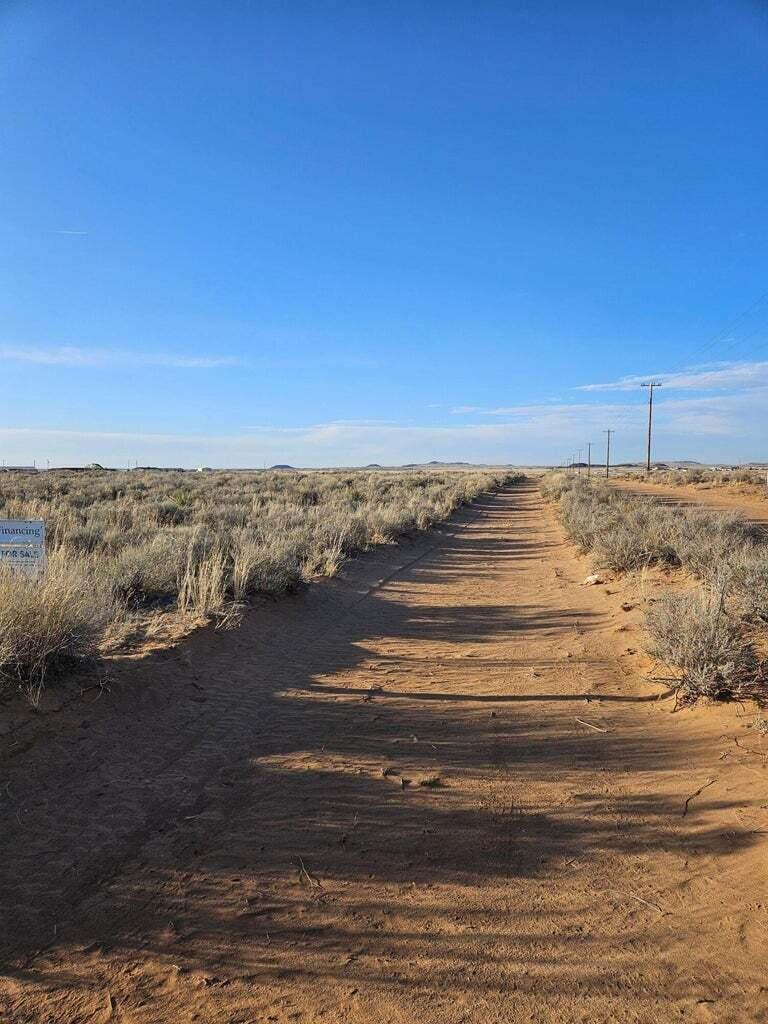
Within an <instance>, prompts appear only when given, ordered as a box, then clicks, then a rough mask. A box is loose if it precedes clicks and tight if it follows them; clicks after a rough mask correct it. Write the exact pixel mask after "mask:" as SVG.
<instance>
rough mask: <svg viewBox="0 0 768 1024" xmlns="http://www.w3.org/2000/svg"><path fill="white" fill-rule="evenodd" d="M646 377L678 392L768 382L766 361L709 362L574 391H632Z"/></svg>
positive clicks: (757, 385)
mask: <svg viewBox="0 0 768 1024" xmlns="http://www.w3.org/2000/svg"><path fill="white" fill-rule="evenodd" d="M649 380H657V381H660V382H661V383H662V385H663V386H664V387H666V388H670V389H675V390H680V391H714V390H736V389H742V388H755V387H765V386H766V385H768V361H766V360H760V361H756V362H724V363H711V364H708V365H707V366H699V367H692V368H691V369H689V370H683V371H681V372H679V373H652V374H644V375H633V376H630V377H621V378H620V379H619V380H615V381H610V382H608V383H605V384H582V385H581V386H580V387H578V388H577V389H576V390H577V391H634V390H635V389H636V388H638V387H640V385H641V384H643V383H645V382H646V381H649Z"/></svg>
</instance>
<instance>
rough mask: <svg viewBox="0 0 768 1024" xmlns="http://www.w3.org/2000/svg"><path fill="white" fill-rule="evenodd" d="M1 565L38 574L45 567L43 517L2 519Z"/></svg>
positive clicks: (0, 537) (0, 528)
mask: <svg viewBox="0 0 768 1024" xmlns="http://www.w3.org/2000/svg"><path fill="white" fill-rule="evenodd" d="M0 566H5V567H7V568H9V569H13V570H14V571H17V572H23V573H27V574H28V575H30V576H38V575H39V574H40V573H41V572H42V571H43V569H44V568H45V523H44V522H43V520H42V519H0Z"/></svg>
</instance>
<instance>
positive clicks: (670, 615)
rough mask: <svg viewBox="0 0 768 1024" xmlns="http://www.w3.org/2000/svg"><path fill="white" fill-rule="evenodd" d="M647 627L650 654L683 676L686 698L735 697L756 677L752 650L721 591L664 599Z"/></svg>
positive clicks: (653, 613) (650, 616)
mask: <svg viewBox="0 0 768 1024" xmlns="http://www.w3.org/2000/svg"><path fill="white" fill-rule="evenodd" d="M646 629H647V631H648V635H649V637H650V644H649V646H648V653H649V654H650V655H651V656H652V657H654V658H657V659H658V660H659V661H660V662H662V663H663V664H665V665H667V666H668V667H669V668H672V669H674V670H677V671H679V672H680V683H679V686H680V688H681V689H682V690H683V692H684V693H685V694H686V695H687V696H690V697H701V696H707V697H724V696H733V695H734V694H735V693H737V692H738V691H739V689H740V688H741V687H742V686H743V685H744V684H745V683H746V682H747V681H748V680H749V679H750V678H751V677H752V676H754V672H755V669H756V666H757V658H756V655H755V651H754V648H753V647H752V645H751V644H750V642H749V640H748V639H747V638H746V636H745V634H744V631H743V629H742V628H741V625H740V623H739V622H738V620H735V619H733V618H731V617H730V615H729V614H728V611H727V609H726V605H725V593H724V590H723V589H722V588H715V589H704V590H696V591H693V592H691V593H685V594H676V595H673V596H669V597H666V598H664V599H663V600H661V601H659V602H657V603H656V604H654V605H653V606H652V607H651V609H650V611H649V612H648V614H647V616H646Z"/></svg>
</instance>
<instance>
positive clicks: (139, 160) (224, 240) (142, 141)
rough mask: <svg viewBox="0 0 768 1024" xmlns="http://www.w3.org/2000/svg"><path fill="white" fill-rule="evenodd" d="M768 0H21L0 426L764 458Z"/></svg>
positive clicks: (47, 435) (35, 432)
mask: <svg viewBox="0 0 768 1024" xmlns="http://www.w3.org/2000/svg"><path fill="white" fill-rule="evenodd" d="M766 10H767V9H766V5H765V4H762V3H757V2H746V0H744V2H742V0H732V2H719V3H713V2H707V0H696V2H690V3H689V2H686V0H678V2H676V3H674V4H671V3H669V2H655V0H646V2H643V3H639V2H631V3H630V2H625V3H623V2H621V0H606V2H589V0H584V2H577V3H573V4H568V3H563V2H553V0H535V2H530V3H527V2H519V3H515V2H511V0H505V2H491V0H472V2H470V0H462V2H458V0H443V2H441V3H439V4H438V3H434V2H432V0H408V2H406V0H389V2H387V3H378V2H377V3H374V2H372V0H368V2H366V0H357V2H354V3H352V2H332V0H328V2H322V3H320V2H316V0H315V2H300V0H295V2H290V0H284V2H272V0H253V2H249V0H230V2H229V3H226V4H221V3H216V2H213V0H206V2H202V0H185V2H183V3H182V2H181V0H177V2H168V0H154V2H153V3H151V4H150V3H139V2H135V0H124V2H121V3H119V4H109V3H106V4H105V3H103V2H102V0H99V2H93V3H91V2H83V0H72V2H70V3H66V4H62V3H60V2H55V3H50V2H48V3H46V2H35V0H24V2H14V0H0V56H1V57H2V60H0V126H1V127H0V131H2V139H3V154H4V155H3V160H2V161H1V162H0V369H1V370H2V372H3V373H4V375H5V379H6V386H5V387H4V388H3V398H2V408H1V411H0V455H1V456H2V457H4V458H5V459H6V460H7V461H9V462H24V463H26V462H30V461H32V460H33V459H36V460H38V463H43V464H44V463H45V460H46V459H51V460H52V461H53V462H54V463H59V464H62V463H83V462H89V461H92V460H97V461H102V462H110V463H113V464H125V463H126V462H127V461H128V460H134V459H136V460H138V461H139V462H140V463H148V462H149V463H157V464H177V465H197V464H200V463H205V464H211V465H218V466H244V465H254V466H260V465H263V464H264V463H266V464H271V463H273V462H290V463H293V464H301V465H333V464H362V463H367V462H371V461H375V462H381V463H397V462H402V461H416V460H428V459H464V460H472V461H486V462H538V461H559V460H561V459H563V458H564V457H565V456H566V455H570V454H573V453H574V452H575V451H576V449H577V448H579V447H583V445H584V443H585V442H586V441H587V440H592V441H594V442H595V445H596V450H599V449H600V445H601V440H600V439H601V434H600V431H601V430H602V429H603V428H604V427H613V428H614V429H616V430H617V435H616V456H617V458H619V459H634V458H639V457H641V456H642V453H643V446H644V437H643V422H644V407H643V402H644V400H645V394H644V393H643V392H642V391H641V389H640V388H639V386H638V385H639V383H640V381H641V380H642V379H645V378H646V376H647V375H651V374H654V375H656V376H657V377H658V378H659V379H661V380H663V381H664V382H665V386H664V388H662V390H661V391H660V392H659V393H658V406H657V408H658V418H657V424H658V432H657V439H658V440H657V445H656V454H657V455H658V456H659V457H662V458H663V457H667V458H698V459H702V460H706V461H710V460H712V461H722V460H729V461H738V460H748V459H767V458H768V274H766V270H767V269H768V250H767V249H766V244H765V241H766V234H767V231H766V229H768V194H767V193H766V189H765V181H766V169H767V168H766V163H767V158H768V117H767V116H766V114H767V112H768V73H767V72H768V60H767V58H768V14H766ZM606 385H610V386H606Z"/></svg>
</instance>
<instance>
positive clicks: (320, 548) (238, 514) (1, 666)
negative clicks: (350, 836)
mask: <svg viewBox="0 0 768 1024" xmlns="http://www.w3.org/2000/svg"><path fill="white" fill-rule="evenodd" d="M519 478H520V474H511V475H510V474H507V475H505V474H503V473H489V472H474V471H470V470H466V471H465V470H457V471H450V470H446V471H436V472H432V471H412V472H411V471H391V472H388V471H376V472H369V471H344V472H341V471H328V472H298V471H292V472H269V471H267V472H261V473H256V472H237V473H235V472H205V473H184V472H174V471H146V472H142V471H136V472H130V473H128V472H126V473H115V472H99V471H93V472H63V471H62V472H49V473H45V474H40V475H37V476H33V475H31V474H30V475H11V474H8V475H6V476H5V477H4V478H3V479H2V480H0V516H2V517H3V518H7V519H44V520H45V523H46V531H47V542H48V567H47V571H46V573H45V575H44V577H43V578H42V579H41V580H38V581H33V580H29V579H26V578H24V577H20V576H16V575H12V574H11V572H10V571H6V572H3V573H0V685H5V686H6V687H7V686H9V685H21V686H22V687H24V688H26V689H27V691H28V692H29V693H30V695H31V696H32V697H33V698H35V697H36V696H37V695H39V693H40V690H41V688H42V686H43V685H44V684H45V682H46V679H47V678H48V677H49V676H50V675H51V674H52V673H54V672H56V671H58V670H60V669H62V668H64V667H67V666H68V665H70V664H71V663H72V662H73V661H76V660H78V659H81V658H83V657H88V656H90V655H92V654H94V653H95V652H96V651H97V649H98V648H99V646H100V644H102V642H103V639H104V636H105V632H106V631H107V630H109V631H111V632H112V633H114V632H115V631H116V627H118V626H119V625H120V623H121V622H125V621H127V620H128V619H129V618H130V617H131V616H135V614H136V611H137V610H138V609H147V608H168V607H177V608H178V609H179V610H180V611H182V612H185V613H189V614H193V615H197V616H205V617H210V616H226V615H227V613H228V611H231V609H232V608H233V606H237V605H238V604H242V603H243V602H245V601H247V600H248V599H249V598H251V597H252V596H253V595H256V594H270V595H276V594H281V593H284V592H285V591H288V590H291V589H293V588H295V587H296V586H298V585H299V584H300V583H302V581H309V580H312V579H314V578H316V577H321V576H333V575H335V574H336V573H337V572H338V570H339V568H340V566H341V564H342V562H343V561H344V559H345V558H348V557H349V556H350V555H353V554H355V553H357V552H360V551H364V550H366V549H367V548H370V547H372V546H374V545H377V544H386V543H390V542H393V541H396V540H397V539H398V538H400V537H402V536H403V535H406V534H409V533H411V532H413V531H417V530H425V529H427V528H428V527H429V526H431V525H432V524H433V523H436V522H439V521H441V520H444V519H446V518H447V517H448V516H449V515H450V514H451V513H452V512H453V511H454V510H455V509H456V508H457V507H458V506H460V505H462V504H465V503H467V502H469V501H471V500H472V499H473V498H475V497H477V496H478V495H479V494H480V493H482V492H484V491H489V490H493V489H496V488H498V487H499V486H501V485H502V484H503V483H506V482H509V481H511V480H514V479H519Z"/></svg>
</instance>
